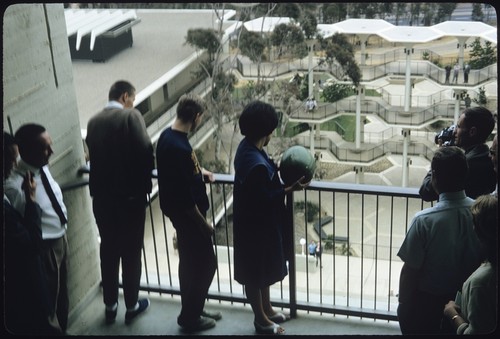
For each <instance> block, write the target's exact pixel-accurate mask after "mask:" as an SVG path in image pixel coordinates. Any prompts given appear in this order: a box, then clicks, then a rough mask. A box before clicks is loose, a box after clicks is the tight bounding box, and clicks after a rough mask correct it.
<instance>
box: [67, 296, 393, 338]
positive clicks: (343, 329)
mask: <svg viewBox="0 0 500 339" xmlns="http://www.w3.org/2000/svg"><path fill="white" fill-rule="evenodd" d="M144 296H147V293H146V292H140V297H144ZM149 299H150V301H151V305H150V307H149V309H148V310H147V311H146V312H145V313H144V314H142V315H140V316H138V317H137V319H135V320H134V322H132V324H130V325H125V323H124V317H125V307H124V304H125V303H124V301H123V296H122V295H121V294H120V300H119V309H118V316H117V319H116V322H115V323H114V324H111V325H106V324H105V322H104V305H103V303H102V294H101V293H100V292H99V293H97V295H96V296H95V297H94V298H93V299H92V300H91V301H90V302H89V303H88V305H87V306H86V307H85V308H83V309H81V310H78V313H79V316H78V317H77V318H76V319H75V320H74V321H73V323H72V326H71V327H70V328H69V329H68V334H69V335H85V336H87V335H88V336H93V335H98V336H120V335H135V336H137V335H139V336H141V335H172V336H175V335H186V334H185V333H183V332H182V331H181V330H180V327H179V326H178V325H177V315H178V313H179V310H180V297H179V296H170V295H162V296H160V295H158V294H156V293H151V294H150V295H149ZM205 307H206V308H207V309H208V310H218V311H220V312H222V319H221V320H219V321H218V322H217V326H215V327H214V328H212V329H209V330H207V331H204V332H199V333H196V334H195V335H216V336H222V335H243V336H246V335H255V334H256V333H255V330H254V327H253V313H252V310H251V308H250V306H249V305H248V304H245V305H243V304H240V303H235V304H232V305H231V304H230V303H229V302H218V301H215V300H210V301H207V303H206V304H205ZM285 311H286V310H285ZM283 327H284V328H285V329H286V334H287V335H400V334H401V331H400V330H399V324H398V323H397V322H388V321H385V320H376V321H375V320H373V319H359V318H357V317H350V318H347V317H345V316H338V315H337V316H333V315H331V314H323V315H320V314H318V313H309V314H308V313H307V312H305V311H298V315H297V318H295V319H292V320H290V321H289V322H286V323H284V324H283Z"/></svg>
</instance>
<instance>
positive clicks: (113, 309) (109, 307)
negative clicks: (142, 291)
mask: <svg viewBox="0 0 500 339" xmlns="http://www.w3.org/2000/svg"><path fill="white" fill-rule="evenodd" d="M117 308H118V302H115V303H114V304H113V305H106V311H115V310H116V309H117Z"/></svg>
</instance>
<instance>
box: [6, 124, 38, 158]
mask: <svg viewBox="0 0 500 339" xmlns="http://www.w3.org/2000/svg"><path fill="white" fill-rule="evenodd" d="M45 131H46V129H45V127H43V126H42V125H39V124H33V123H30V124H25V125H22V126H21V127H19V129H18V130H17V131H16V134H15V135H14V138H15V139H16V143H17V147H18V148H19V154H20V155H21V157H23V155H25V154H27V153H28V152H30V151H32V150H35V149H38V147H39V143H40V141H39V136H40V135H41V134H42V133H44V132H45Z"/></svg>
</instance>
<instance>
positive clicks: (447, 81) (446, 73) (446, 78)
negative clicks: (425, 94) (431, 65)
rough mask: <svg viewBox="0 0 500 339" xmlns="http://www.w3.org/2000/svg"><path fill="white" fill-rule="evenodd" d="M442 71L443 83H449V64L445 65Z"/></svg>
mask: <svg viewBox="0 0 500 339" xmlns="http://www.w3.org/2000/svg"><path fill="white" fill-rule="evenodd" d="M444 72H445V78H444V83H445V84H449V83H450V74H451V66H450V65H446V66H445V68H444Z"/></svg>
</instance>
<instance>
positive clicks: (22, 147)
mask: <svg viewBox="0 0 500 339" xmlns="http://www.w3.org/2000/svg"><path fill="white" fill-rule="evenodd" d="M14 137H15V139H16V143H17V145H18V148H19V154H20V155H21V160H19V162H18V164H17V168H16V169H15V170H13V171H12V173H11V175H10V176H9V178H8V179H7V180H6V182H5V195H6V196H7V198H8V199H9V201H10V203H11V205H12V206H13V207H14V208H15V209H16V210H17V211H18V212H19V213H20V214H21V215H22V216H24V215H25V210H26V207H27V205H28V204H29V201H27V200H26V194H25V191H24V189H23V181H24V180H25V178H26V177H27V175H28V176H32V177H33V178H34V181H35V184H36V187H37V189H36V194H35V201H36V203H37V204H38V205H39V206H40V209H41V212H42V215H41V228H42V239H43V241H42V250H41V259H42V263H43V267H44V268H45V275H46V283H47V286H48V291H49V292H48V293H49V297H48V298H49V305H50V307H51V310H50V314H51V316H50V320H51V326H52V327H53V329H54V331H55V332H61V331H62V332H63V333H64V332H65V331H66V328H67V325H68V310H69V301H68V289H67V274H68V241H67V239H66V228H67V223H68V220H67V212H66V206H65V205H64V202H63V196H62V192H61V188H60V187H59V185H58V184H57V183H56V181H55V180H54V179H53V178H52V175H51V173H50V171H49V168H48V163H49V158H50V156H51V155H52V154H53V151H52V147H51V146H52V139H51V138H50V135H49V133H48V132H47V131H46V129H45V127H43V126H41V125H38V124H33V123H29V124H25V125H23V126H21V127H20V128H19V129H18V130H17V131H16V133H15V136H14ZM28 173H29V174H28ZM20 302H21V301H20Z"/></svg>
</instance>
